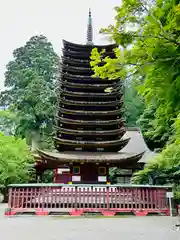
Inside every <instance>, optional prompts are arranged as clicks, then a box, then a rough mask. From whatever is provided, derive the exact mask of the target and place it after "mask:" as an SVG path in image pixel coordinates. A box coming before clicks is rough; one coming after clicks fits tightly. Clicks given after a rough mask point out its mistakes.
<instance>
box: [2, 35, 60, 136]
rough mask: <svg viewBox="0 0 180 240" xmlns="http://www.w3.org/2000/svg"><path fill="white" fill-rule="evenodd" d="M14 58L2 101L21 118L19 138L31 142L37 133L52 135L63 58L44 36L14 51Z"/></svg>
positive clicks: (7, 74) (9, 66)
mask: <svg viewBox="0 0 180 240" xmlns="http://www.w3.org/2000/svg"><path fill="white" fill-rule="evenodd" d="M13 56H14V60H13V61H11V62H9V63H8V65H7V70H6V73H5V87H6V88H7V89H6V90H5V91H4V92H2V93H1V95H0V100H1V102H2V103H3V105H6V106H8V108H9V110H10V111H12V112H13V113H16V115H17V117H18V120H19V121H18V124H17V126H16V135H20V136H22V137H27V139H28V138H31V136H30V134H31V133H32V132H33V131H35V132H41V133H46V132H49V129H51V132H52V123H53V117H54V106H55V103H56V93H55V88H56V81H57V79H58V77H59V76H58V74H59V58H58V56H57V55H56V53H55V52H54V50H53V47H52V44H51V43H50V42H48V40H47V39H46V37H44V36H34V37H32V38H31V39H30V40H29V41H28V42H27V43H26V44H25V46H23V47H20V48H18V49H16V50H14V52H13Z"/></svg>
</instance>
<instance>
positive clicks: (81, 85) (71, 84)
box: [61, 80, 122, 89]
mask: <svg viewBox="0 0 180 240" xmlns="http://www.w3.org/2000/svg"><path fill="white" fill-rule="evenodd" d="M61 86H66V87H71V88H72V87H73V88H81V89H82V88H85V89H97V88H98V89H99V88H102V89H105V88H113V89H119V87H120V86H122V84H121V82H119V83H116V84H103V83H101V84H96V83H91V84H90V83H89V84H87V83H86V84H85V83H74V82H68V81H67V80H66V81H61Z"/></svg>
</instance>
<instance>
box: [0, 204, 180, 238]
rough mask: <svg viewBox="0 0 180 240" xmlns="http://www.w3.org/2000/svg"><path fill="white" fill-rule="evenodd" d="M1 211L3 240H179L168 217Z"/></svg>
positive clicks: (179, 233)
mask: <svg viewBox="0 0 180 240" xmlns="http://www.w3.org/2000/svg"><path fill="white" fill-rule="evenodd" d="M3 213H4V206H3V205H1V207H0V233H1V237H2V238H1V239H4V240H40V239H42V240H61V239H62V240H71V239H73V240H101V239H102V240H111V239H112V240H120V239H122V240H141V239H143V240H180V231H179V232H176V231H174V230H173V225H174V223H175V222H176V219H175V218H171V217H154V216H153V217H127V218H74V219H73V218H72V217H71V218H62V217H61V218H60V217H43V216H42V217H35V216H32V217H31V216H19V217H11V218H8V217H4V216H3Z"/></svg>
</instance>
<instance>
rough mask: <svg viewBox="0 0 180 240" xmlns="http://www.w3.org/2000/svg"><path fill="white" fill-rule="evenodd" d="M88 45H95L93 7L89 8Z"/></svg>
mask: <svg viewBox="0 0 180 240" xmlns="http://www.w3.org/2000/svg"><path fill="white" fill-rule="evenodd" d="M86 44H88V45H93V27H92V17H91V9H90V8H89V17H88V26H87V43H86Z"/></svg>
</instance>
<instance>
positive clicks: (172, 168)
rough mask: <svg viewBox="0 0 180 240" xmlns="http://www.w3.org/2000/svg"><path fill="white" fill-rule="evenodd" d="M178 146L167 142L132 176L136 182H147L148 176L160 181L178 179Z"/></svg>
mask: <svg viewBox="0 0 180 240" xmlns="http://www.w3.org/2000/svg"><path fill="white" fill-rule="evenodd" d="M179 159H180V146H179V144H177V143H172V144H169V145H168V146H167V147H166V148H165V149H164V150H163V151H162V152H161V153H159V154H158V155H157V157H155V159H153V160H152V161H151V162H150V163H149V164H147V166H146V167H145V168H144V169H143V170H141V171H139V172H137V173H136V174H135V176H134V182H136V183H148V182H149V178H152V179H154V180H157V181H158V182H160V183H167V182H171V183H172V182H176V183H179V181H180V160H179Z"/></svg>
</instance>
